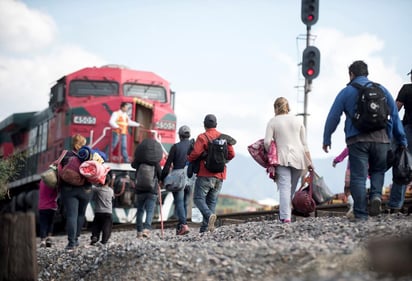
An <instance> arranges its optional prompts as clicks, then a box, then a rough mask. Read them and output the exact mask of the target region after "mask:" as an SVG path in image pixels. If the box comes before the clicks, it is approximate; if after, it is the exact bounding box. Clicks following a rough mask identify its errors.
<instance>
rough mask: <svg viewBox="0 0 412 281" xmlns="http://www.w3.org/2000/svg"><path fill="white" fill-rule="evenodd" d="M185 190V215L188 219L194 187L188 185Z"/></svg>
mask: <svg viewBox="0 0 412 281" xmlns="http://www.w3.org/2000/svg"><path fill="white" fill-rule="evenodd" d="M183 190H184V196H183V202H184V207H185V214H186V217H187V208H189V206H190V200H191V199H192V193H193V185H186V186H185V188H184V189H183Z"/></svg>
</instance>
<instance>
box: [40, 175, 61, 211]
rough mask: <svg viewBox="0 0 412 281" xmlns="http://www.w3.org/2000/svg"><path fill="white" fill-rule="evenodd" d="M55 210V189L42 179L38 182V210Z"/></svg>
mask: <svg viewBox="0 0 412 281" xmlns="http://www.w3.org/2000/svg"><path fill="white" fill-rule="evenodd" d="M47 209H52V210H57V189H56V188H51V187H48V186H47V185H46V184H45V183H44V181H43V180H41V181H40V184H39V210H47Z"/></svg>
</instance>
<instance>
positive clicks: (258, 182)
mask: <svg viewBox="0 0 412 281" xmlns="http://www.w3.org/2000/svg"><path fill="white" fill-rule="evenodd" d="M332 161H333V157H329V158H323V159H314V160H313V162H314V166H315V172H316V173H318V174H319V175H321V176H323V177H324V178H325V182H326V183H327V185H328V186H329V188H330V189H331V191H332V192H334V193H342V192H343V187H344V181H345V170H346V165H347V160H346V159H345V160H344V161H343V162H342V163H339V164H337V165H336V167H335V168H333V167H332ZM391 181H392V171H388V172H387V173H386V175H385V185H384V186H387V185H389V184H390V183H391ZM367 186H369V183H367ZM298 188H299V186H298ZM221 193H222V194H229V195H235V196H239V197H243V198H247V199H253V200H258V201H260V200H264V199H267V198H272V199H275V200H276V201H278V200H279V193H278V191H277V186H276V184H275V183H274V182H273V180H271V179H270V178H269V176H268V175H267V174H266V172H265V169H264V168H263V167H261V166H260V165H259V164H257V162H255V161H254V160H253V159H252V157H248V156H244V155H242V154H237V155H236V157H235V158H234V159H233V160H232V161H230V163H228V170H227V179H226V180H225V181H224V182H223V189H222V192H221Z"/></svg>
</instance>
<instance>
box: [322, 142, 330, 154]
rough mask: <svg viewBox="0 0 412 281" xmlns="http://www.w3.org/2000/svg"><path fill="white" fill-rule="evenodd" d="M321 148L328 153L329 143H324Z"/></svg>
mask: <svg viewBox="0 0 412 281" xmlns="http://www.w3.org/2000/svg"><path fill="white" fill-rule="evenodd" d="M322 149H323V151H325V152H326V153H328V152H329V149H330V145H327V144H324V145H323V146H322Z"/></svg>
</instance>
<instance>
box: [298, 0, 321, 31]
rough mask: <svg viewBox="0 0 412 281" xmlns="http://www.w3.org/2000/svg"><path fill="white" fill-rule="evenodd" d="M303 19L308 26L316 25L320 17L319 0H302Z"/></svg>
mask: <svg viewBox="0 0 412 281" xmlns="http://www.w3.org/2000/svg"><path fill="white" fill-rule="evenodd" d="M301 8H302V10H301V20H302V22H303V23H304V24H306V26H312V25H314V24H315V23H316V22H317V21H318V18H319V0H302V7H301Z"/></svg>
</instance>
